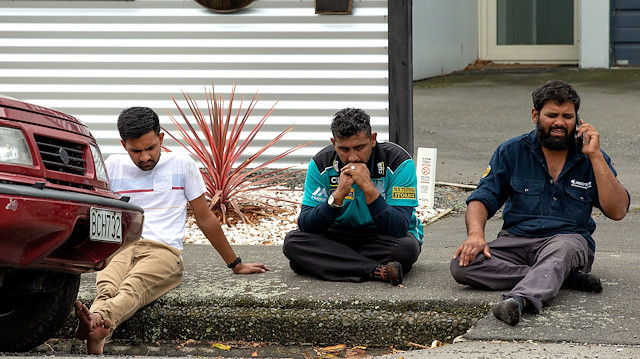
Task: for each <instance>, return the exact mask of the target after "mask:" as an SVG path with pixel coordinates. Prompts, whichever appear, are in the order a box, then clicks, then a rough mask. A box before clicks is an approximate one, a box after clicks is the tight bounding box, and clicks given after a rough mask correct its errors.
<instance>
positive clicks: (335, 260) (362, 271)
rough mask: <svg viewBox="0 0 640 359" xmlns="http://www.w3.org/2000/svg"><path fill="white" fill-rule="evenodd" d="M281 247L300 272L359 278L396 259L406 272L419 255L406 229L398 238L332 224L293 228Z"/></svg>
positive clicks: (350, 279)
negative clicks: (317, 229) (319, 231)
mask: <svg viewBox="0 0 640 359" xmlns="http://www.w3.org/2000/svg"><path fill="white" fill-rule="evenodd" d="M282 251H283V252H284V255H285V256H286V257H287V258H288V259H289V260H290V261H291V262H292V263H291V264H292V266H291V267H292V268H295V271H296V272H298V273H300V274H309V275H313V276H315V277H318V278H320V279H324V280H328V281H340V282H362V281H365V280H369V273H371V272H372V271H373V270H374V269H375V268H376V267H377V266H378V265H380V264H387V263H388V262H399V263H400V264H401V265H402V272H403V273H404V274H406V273H408V272H409V270H411V267H412V266H413V263H415V262H416V260H417V259H418V255H420V242H418V240H417V239H415V238H414V237H413V236H412V235H411V234H408V233H407V235H406V236H405V237H401V238H397V237H392V236H389V235H383V234H378V233H376V232H375V230H372V229H366V228H345V227H331V228H329V229H328V230H327V231H326V232H324V233H322V234H315V233H306V232H302V231H300V230H298V229H296V230H293V231H291V232H289V233H287V235H286V236H285V238H284V244H283V246H282Z"/></svg>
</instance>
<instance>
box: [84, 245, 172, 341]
mask: <svg viewBox="0 0 640 359" xmlns="http://www.w3.org/2000/svg"><path fill="white" fill-rule="evenodd" d="M180 254H181V252H180V250H178V249H176V248H173V247H171V246H169V245H166V244H163V243H159V242H156V241H150V240H145V239H140V240H139V241H138V242H137V243H135V244H134V245H131V246H129V247H127V248H125V249H124V250H123V251H122V252H120V253H118V254H116V255H115V256H114V257H113V259H112V260H111V262H110V263H109V265H107V267H106V268H105V269H103V270H102V271H100V272H98V275H97V278H96V287H97V293H96V299H95V300H94V301H93V304H92V305H91V308H90V311H91V312H95V313H99V314H100V315H102V317H103V318H109V319H110V320H111V323H112V326H111V333H113V330H114V329H115V328H116V327H117V326H118V325H120V324H121V323H122V322H124V321H125V320H127V319H129V318H131V316H133V314H135V312H136V311H137V310H138V309H140V308H142V307H144V306H145V305H147V304H149V303H151V302H153V301H154V300H156V299H158V298H159V297H160V296H162V295H163V294H165V293H167V292H168V291H170V290H171V289H173V288H175V287H177V286H178V285H179V284H180V282H181V281H182V271H183V268H184V266H183V263H182V257H181V256H180Z"/></svg>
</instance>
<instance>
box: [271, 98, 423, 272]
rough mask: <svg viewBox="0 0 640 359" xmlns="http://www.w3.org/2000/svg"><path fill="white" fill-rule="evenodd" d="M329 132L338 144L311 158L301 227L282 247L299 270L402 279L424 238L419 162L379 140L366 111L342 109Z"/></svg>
mask: <svg viewBox="0 0 640 359" xmlns="http://www.w3.org/2000/svg"><path fill="white" fill-rule="evenodd" d="M331 133H332V135H333V138H331V142H332V144H333V145H329V146H327V147H325V148H324V149H322V150H321V151H320V152H318V153H317V154H316V155H315V156H314V157H313V159H312V160H311V162H310V163H309V168H308V171H307V178H306V181H305V188H304V198H303V200H302V209H301V212H300V216H299V217H298V229H296V230H293V231H291V232H289V233H288V234H287V235H286V237H285V239H284V244H283V248H282V249H283V252H284V254H285V256H286V257H287V258H288V259H289V261H290V262H289V263H290V266H291V268H292V269H293V270H294V271H295V272H296V273H299V274H310V275H313V276H316V277H318V278H321V279H324V280H330V281H348V282H361V281H365V280H379V281H384V282H389V283H391V284H392V285H398V284H401V283H402V278H403V274H406V273H407V272H409V270H410V269H411V266H412V265H413V263H415V261H416V260H417V259H418V255H419V254H420V247H421V244H422V223H421V222H420V221H419V220H418V218H417V217H416V211H415V207H416V206H417V205H418V201H417V198H416V197H417V196H416V192H417V179H416V170H415V165H414V163H413V160H412V159H411V156H410V155H409V153H407V151H405V150H404V149H403V148H402V147H400V146H398V145H396V144H394V143H391V142H382V143H378V142H377V141H376V136H377V134H376V133H375V132H373V133H372V132H371V125H370V123H369V115H368V114H366V113H365V112H364V111H363V110H361V109H355V108H345V109H343V110H340V111H338V112H337V113H336V114H335V115H334V117H333V120H332V123H331Z"/></svg>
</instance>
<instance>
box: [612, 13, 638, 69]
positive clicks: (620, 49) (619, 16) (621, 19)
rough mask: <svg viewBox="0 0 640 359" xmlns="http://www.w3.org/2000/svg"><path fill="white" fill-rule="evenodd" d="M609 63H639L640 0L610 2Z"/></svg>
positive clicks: (636, 64)
mask: <svg viewBox="0 0 640 359" xmlns="http://www.w3.org/2000/svg"><path fill="white" fill-rule="evenodd" d="M611 10H612V11H611V55H612V58H611V64H612V65H613V66H627V65H633V66H638V65H640V2H639V1H637V0H613V1H612V2H611Z"/></svg>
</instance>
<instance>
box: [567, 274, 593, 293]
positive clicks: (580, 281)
mask: <svg viewBox="0 0 640 359" xmlns="http://www.w3.org/2000/svg"><path fill="white" fill-rule="evenodd" d="M563 287H565V288H569V289H574V290H580V291H583V292H592V293H600V292H602V282H601V281H600V278H598V277H597V276H596V275H593V274H586V273H582V272H576V273H575V274H573V275H571V276H569V278H567V280H566V281H565V282H564V286H563Z"/></svg>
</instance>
